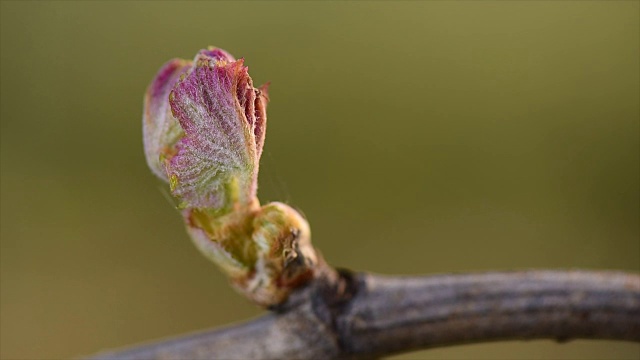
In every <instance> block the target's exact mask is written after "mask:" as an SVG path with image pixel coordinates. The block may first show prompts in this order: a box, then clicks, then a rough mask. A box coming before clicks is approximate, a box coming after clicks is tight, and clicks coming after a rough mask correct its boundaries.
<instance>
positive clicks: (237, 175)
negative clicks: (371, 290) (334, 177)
mask: <svg viewBox="0 0 640 360" xmlns="http://www.w3.org/2000/svg"><path fill="white" fill-rule="evenodd" d="M268 99H269V98H268V95H267V87H266V86H263V87H260V88H255V87H254V86H253V81H252V80H251V77H250V76H249V73H248V68H247V67H246V66H244V60H243V59H240V60H235V59H234V58H233V56H231V55H230V54H229V53H227V52H225V51H224V50H221V49H217V48H209V49H206V50H201V51H200V52H199V53H198V54H197V55H196V57H195V59H194V60H193V62H191V61H186V60H178V59H176V60H171V61H169V62H168V63H167V64H165V65H164V66H163V67H162V68H161V69H160V71H159V72H158V74H157V75H156V78H155V79H154V80H153V81H152V82H151V84H150V85H149V88H148V90H147V94H146V96H145V105H144V115H143V133H144V146H145V155H146V158H147V163H148V164H149V167H150V168H151V170H152V171H153V173H154V174H156V175H157V176H158V177H160V178H161V179H163V180H165V181H167V182H168V183H169V185H170V189H171V194H172V195H173V196H174V197H175V198H176V199H177V200H178V203H179V205H178V207H179V209H181V211H182V215H183V217H184V220H185V224H186V226H187V231H188V233H189V234H190V236H191V238H192V240H193V241H194V243H195V244H196V246H197V248H198V249H199V250H200V251H201V252H202V253H203V254H204V255H205V256H206V257H207V258H209V259H211V260H212V261H213V262H215V263H216V264H217V265H218V266H219V267H220V268H221V269H222V270H223V271H224V272H225V273H226V274H227V275H228V276H229V278H230V280H231V283H232V285H233V286H234V287H235V288H236V289H238V290H239V291H240V292H241V293H243V294H245V295H246V296H247V297H249V298H250V299H252V300H253V301H255V302H256V303H258V304H261V305H265V306H270V305H276V304H279V303H281V302H282V301H284V300H286V298H287V296H288V295H289V293H290V292H291V291H292V290H294V289H295V288H296V287H298V286H300V285H303V284H304V283H305V282H307V281H308V280H309V279H311V278H313V275H314V269H315V267H316V264H317V262H318V259H317V256H316V253H315V250H314V249H313V247H312V245H311V240H310V231H309V225H308V224H307V222H306V220H305V219H304V218H303V217H302V216H301V215H300V214H299V213H298V212H297V211H295V210H294V209H292V208H291V207H289V206H287V205H285V204H282V203H271V204H267V205H265V206H262V207H261V206H260V204H259V201H258V198H257V195H256V194H257V179H258V167H259V161H260V155H261V154H262V148H263V145H264V140H265V132H266V125H267V122H266V121H267V113H266V108H267V102H268Z"/></svg>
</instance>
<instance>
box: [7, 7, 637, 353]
mask: <svg viewBox="0 0 640 360" xmlns="http://www.w3.org/2000/svg"><path fill="white" fill-rule="evenodd" d="M0 9H1V68H2V73H1V95H2V96H1V100H2V103H1V119H2V122H1V136H2V138H1V166H2V169H1V170H2V171H1V186H2V199H1V200H2V201H1V204H2V205H1V214H2V218H1V219H2V224H1V225H2V226H1V261H0V266H1V285H2V288H1V298H0V299H1V317H0V320H1V323H0V325H1V346H0V356H1V357H2V359H60V358H68V357H72V356H80V355H86V354H90V353H94V352H96V351H99V350H101V349H106V348H112V347H119V346H123V345H128V344H132V343H137V342H141V341H147V340H152V339H157V338H161V337H166V336H171V335H178V334H181V333H185V332H190V331H194V330H198V329H204V328H210V327H217V326H223V325H226V324H230V323H233V322H238V321H243V320H247V319H250V318H252V317H255V316H258V315H259V314H261V313H262V312H263V311H262V310H260V309H258V308H256V307H254V306H253V305H252V304H250V303H248V302H247V301H246V300H244V299H243V298H241V297H240V296H239V295H237V294H236V293H234V292H233V290H232V289H231V288H230V287H229V286H228V285H227V284H226V280H225V279H224V278H223V276H222V275H221V274H220V273H219V272H218V270H217V269H216V268H214V267H213V266H212V265H211V264H210V263H208V262H207V261H206V260H205V259H204V258H203V257H202V256H201V255H200V254H199V253H198V252H197V251H196V249H195V248H194V247H193V246H192V244H191V243H190V240H189V239H188V237H187V235H186V233H185V231H184V229H183V225H182V224H181V219H180V217H179V215H178V213H177V211H176V210H175V209H174V208H173V207H172V206H171V204H170V202H169V201H167V199H166V198H165V196H164V195H163V190H162V189H163V188H164V186H163V185H162V184H161V183H160V182H159V181H157V180H156V179H155V178H154V177H153V176H152V175H151V173H150V172H149V170H148V169H147V167H146V163H145V160H144V157H143V151H142V140H141V139H142V137H141V116H142V97H143V93H144V91H145V88H146V86H147V84H148V83H149V81H150V80H151V78H152V77H153V76H154V74H155V73H156V71H157V70H158V68H159V67H160V66H161V65H162V64H163V63H164V62H165V61H167V60H168V59H170V58H173V57H183V58H191V57H193V56H194V55H195V53H196V52H197V51H198V50H199V49H201V48H204V47H206V46H207V45H216V46H219V47H222V48H224V49H226V50H228V51H230V52H231V53H233V54H234V55H236V57H244V58H245V59H246V63H247V64H248V65H249V67H250V69H251V75H252V77H253V79H254V81H255V83H256V84H261V83H264V82H266V81H271V82H272V86H271V89H270V95H271V100H272V101H271V104H270V105H269V126H268V129H269V131H268V135H267V142H266V148H265V153H264V155H263V159H262V163H261V174H260V191H259V192H260V197H261V199H262V200H263V201H268V200H281V201H286V202H288V203H290V204H292V205H294V206H295V207H298V208H300V209H302V210H303V212H304V213H305V215H306V216H307V217H308V219H309V221H310V223H311V225H312V231H313V235H314V242H315V244H316V245H317V246H318V247H319V248H320V249H321V251H322V253H323V254H324V256H325V257H326V258H327V259H328V260H329V261H330V262H331V263H332V264H334V265H337V266H342V267H348V268H352V269H356V270H368V271H373V272H378V273H387V274H428V273H443V272H464V271H485V270H507V269H528V268H554V269H565V268H586V269H594V270H597V269H617V270H626V271H634V272H637V271H639V270H640V239H639V237H640V233H639V227H640V221H639V219H640V204H639V203H640V194H639V184H640V158H639V157H640V155H639V154H640V151H639V149H640V143H639V138H640V135H639V134H640V104H639V98H640V90H639V84H640V75H639V65H638V64H639V63H640V59H639V54H640V44H639V42H640V39H639V33H640V20H639V11H640V3H639V2H637V1H623V2H614V1H584V2H580V1H561V2H546V1H509V2H502V1H495V2H494V1H482V2H464V1H458V2H439V1H437V2H406V3H385V2H350V3H339V2H304V3H294V2H238V3H202V2H193V3H182V2H181V3H178V2H168V3H158V2H138V3H129V2H44V1H42V2H40V1H33V2H8V1H3V2H2V3H1V8H0ZM638 356H640V345H638V344H632V343H622V342H609V341H574V342H570V343H568V344H561V345H559V344H556V343H553V342H551V341H531V342H505V343H491V344H482V345H471V346H460V347H451V348H445V349H436V350H433V351H422V352H415V353H410V354H405V355H402V356H401V357H402V358H406V359H447V358H455V359H461V358H474V359H478V358H487V359H499V358H508V359H525V358H526V359H533V358H553V359H564V358H566V359H569V358H581V359H602V358H612V359H613V358H616V359H623V358H632V359H633V358H637V357H638Z"/></svg>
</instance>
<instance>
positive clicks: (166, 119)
mask: <svg viewBox="0 0 640 360" xmlns="http://www.w3.org/2000/svg"><path fill="white" fill-rule="evenodd" d="M190 67H191V61H187V60H182V59H173V60H171V61H169V62H167V63H166V64H164V65H163V66H162V68H160V70H159V71H158V73H157V74H156V77H155V78H154V79H153V81H152V82H151V84H150V85H149V87H148V88H147V93H146V94H145V98H144V114H143V119H142V131H143V142H144V152H145V156H146V158H147V164H149V167H150V168H151V171H152V172H153V173H154V174H155V175H156V176H158V177H159V178H160V179H162V180H164V181H168V179H167V174H166V172H165V169H164V165H163V162H164V161H163V159H164V158H168V157H171V156H172V155H173V153H174V152H175V149H174V145H175V143H176V142H177V141H178V139H180V137H182V135H183V134H184V132H183V131H182V128H180V124H178V121H177V120H176V119H175V118H174V117H173V115H171V109H170V107H169V93H170V92H171V89H173V86H174V85H175V84H176V82H177V81H178V79H179V78H180V75H181V74H183V73H186V72H187V70H189V68H190Z"/></svg>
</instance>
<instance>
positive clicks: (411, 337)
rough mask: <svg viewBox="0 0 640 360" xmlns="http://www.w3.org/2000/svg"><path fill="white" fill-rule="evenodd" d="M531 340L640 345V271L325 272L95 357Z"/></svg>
mask: <svg viewBox="0 0 640 360" xmlns="http://www.w3.org/2000/svg"><path fill="white" fill-rule="evenodd" d="M530 339H555V340H557V341H568V340H571V339H609V340H624V341H635V342H640V275H638V274H628V273H621V272H591V271H522V272H492V273H481V274H460V275H433V276H426V277H388V276H379V275H372V274H367V273H355V274H354V273H350V272H346V271H344V272H340V273H339V274H337V273H335V272H333V271H332V270H327V271H326V274H325V275H324V276H321V277H320V278H318V279H316V280H315V281H313V282H312V283H311V284H310V285H309V286H307V287H305V288H303V289H302V290H300V291H298V292H297V293H294V294H293V295H292V297H291V298H290V299H289V300H288V301H287V303H286V304H285V305H284V306H283V307H281V308H279V309H275V311H274V312H272V313H270V314H268V315H266V316H263V317H261V318H258V319H255V320H253V321H249V322H247V323H243V324H239V325H235V326H231V327H227V328H223V329H219V330H209V331H204V332H200V333H195V334H192V335H186V336H183V337H178V338H174V339H170V340H165V341H160V342H156V343H150V344H147V345H141V346H137V347H133V348H130V349H125V350H116V351H111V352H106V353H102V354H99V355H97V356H95V357H93V359H119V360H124V359H285V358H295V359H327V358H343V359H345V358H348V359H361V358H375V357H379V356H383V355H390V354H394V353H399V352H404V351H410V350H416V349H424V348H434V347H442V346H449V345H456V344H471V343H480V342H487V341H494V340H530Z"/></svg>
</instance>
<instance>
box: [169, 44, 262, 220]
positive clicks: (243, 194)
mask: <svg viewBox="0 0 640 360" xmlns="http://www.w3.org/2000/svg"><path fill="white" fill-rule="evenodd" d="M194 63H195V64H194V67H193V68H192V69H191V71H190V72H189V73H188V75H186V76H185V77H184V78H183V79H182V80H180V81H179V82H178V83H177V84H176V85H175V87H174V89H173V91H172V92H171V94H170V96H169V102H170V106H171V110H172V113H173V115H174V117H175V118H176V119H178V121H179V123H180V126H181V127H182V129H183V130H184V132H185V135H184V137H183V138H182V139H180V140H179V141H178V143H177V144H176V150H177V152H176V154H175V155H174V156H173V157H172V158H171V159H170V160H168V161H167V162H166V171H167V174H168V176H169V179H170V184H171V191H172V193H173V195H174V196H177V197H179V198H180V199H181V201H182V203H181V205H182V206H183V207H191V208H203V209H209V210H213V211H227V210H230V209H231V207H232V206H233V205H235V204H239V205H242V204H245V205H246V204H249V203H251V202H252V201H254V198H255V196H256V187H257V174H258V165H259V158H260V157H259V156H260V154H261V152H262V145H263V143H264V129H265V126H266V101H267V100H266V94H262V92H261V91H260V90H258V89H255V88H254V87H253V82H252V80H251V78H250V77H249V74H248V72H247V67H245V66H243V60H242V59H241V60H238V61H233V57H231V55H229V54H227V53H225V52H223V51H222V50H219V49H209V50H203V51H201V52H200V53H199V54H198V55H197V56H196V59H195V60H194Z"/></svg>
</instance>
